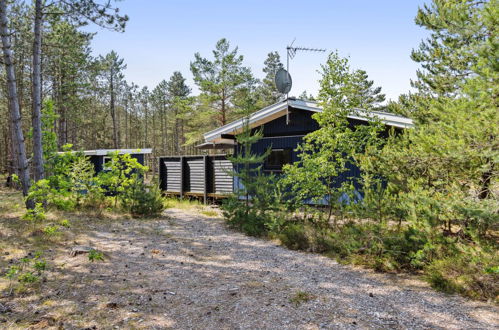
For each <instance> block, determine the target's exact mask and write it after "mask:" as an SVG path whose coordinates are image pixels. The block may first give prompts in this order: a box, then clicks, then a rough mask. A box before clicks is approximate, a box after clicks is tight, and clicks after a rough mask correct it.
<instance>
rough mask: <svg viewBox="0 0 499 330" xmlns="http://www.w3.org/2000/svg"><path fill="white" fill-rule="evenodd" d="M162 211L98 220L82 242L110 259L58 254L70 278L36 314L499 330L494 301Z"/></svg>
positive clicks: (101, 320) (237, 325)
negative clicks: (159, 215) (157, 215)
mask: <svg viewBox="0 0 499 330" xmlns="http://www.w3.org/2000/svg"><path fill="white" fill-rule="evenodd" d="M165 217H167V218H165V219H162V220H153V221H139V220H126V221H123V222H117V223H112V224H105V225H104V224H102V225H99V224H97V225H93V226H94V227H93V229H92V230H91V231H90V232H88V233H87V234H86V235H85V236H82V237H80V238H79V239H78V242H77V243H78V244H89V245H92V246H94V247H96V248H98V249H100V250H102V251H105V253H106V255H107V259H106V262H101V263H98V262H95V263H89V262H88V258H86V256H84V255H80V256H77V257H74V258H70V257H64V258H63V259H60V260H59V261H58V262H59V263H61V264H62V263H63V264H64V268H65V269H66V271H65V275H64V276H65V280H64V281H61V283H63V284H61V285H60V287H58V288H57V290H53V291H52V292H50V293H49V294H48V297H47V298H46V299H51V300H53V301H56V302H54V303H53V305H52V306H55V305H57V308H55V307H50V306H51V305H50V304H44V305H48V306H45V307H43V308H45V309H43V308H42V310H41V311H39V312H40V315H44V314H45V315H46V317H47V318H50V317H53V318H54V319H58V320H61V321H59V326H62V327H63V328H78V327H81V326H83V325H85V326H89V327H92V326H96V328H97V329H101V328H158V329H163V328H180V329H261V328H267V329H365V328H375V329H385V328H395V329H407V328H410V329H423V328H424V329H428V328H437V329H438V328H442V329H443V328H445V329H492V328H498V327H499V324H498V313H497V312H498V309H497V307H495V306H493V305H490V304H485V303H479V302H471V301H468V300H466V299H464V298H461V297H458V296H448V295H444V294H441V293H438V292H435V291H433V290H432V289H431V288H428V286H427V285H426V284H424V283H422V282H420V281H418V280H415V279H413V278H410V277H407V278H404V277H402V276H396V275H387V274H377V273H374V272H371V271H368V270H364V269H358V268H354V267H351V266H343V265H340V264H338V263H336V262H335V261H333V260H331V259H328V258H326V257H323V256H320V255H315V254H309V253H303V252H297V251H290V250H288V249H286V248H283V247H280V246H276V244H275V243H273V242H270V241H265V240H260V239H255V238H251V237H247V236H244V235H242V234H240V233H237V232H234V231H232V230H230V229H227V228H226V227H225V225H224V223H223V221H222V220H220V219H210V218H207V217H204V216H200V215H196V214H192V213H188V212H186V211H181V210H174V209H171V210H168V211H166V212H165ZM61 258H62V257H61ZM57 313H64V317H63V318H60V317H57V316H56V314H57ZM61 315H62V314H61ZM48 324H50V323H48Z"/></svg>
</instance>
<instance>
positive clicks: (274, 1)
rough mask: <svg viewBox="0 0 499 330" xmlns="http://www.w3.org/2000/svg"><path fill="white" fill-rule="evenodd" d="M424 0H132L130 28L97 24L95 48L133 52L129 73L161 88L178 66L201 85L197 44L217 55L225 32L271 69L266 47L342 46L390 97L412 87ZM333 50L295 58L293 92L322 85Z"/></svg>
mask: <svg viewBox="0 0 499 330" xmlns="http://www.w3.org/2000/svg"><path fill="white" fill-rule="evenodd" d="M424 2H427V1H424V0H379V1H373V0H303V1H298V0H288V1H281V0H232V1H226V0H217V1H215V0H213V1H207V0H124V1H123V2H119V3H118V5H119V7H120V9H121V12H122V13H126V14H128V15H129V16H130V21H129V23H128V25H127V28H126V31H125V32H124V33H116V32H111V31H107V30H102V29H96V28H95V27H94V28H91V30H97V31H98V34H97V35H96V36H95V38H94V41H93V43H92V47H93V51H94V55H98V54H105V53H107V52H109V51H111V50H115V51H117V52H118V54H119V55H120V56H121V57H123V58H124V59H125V62H126V63H127V65H128V68H127V70H126V72H125V75H126V79H127V80H128V81H133V82H135V83H136V84H138V85H140V86H144V85H146V86H148V87H150V88H153V87H154V86H155V85H156V84H157V83H158V82H160V81H161V80H162V79H168V78H169V77H170V75H171V74H172V73H173V71H176V70H178V71H181V72H182V74H184V76H186V77H187V79H188V83H189V84H190V85H191V86H192V87H193V90H194V92H195V93H197V89H196V88H194V83H193V81H192V75H191V73H190V71H189V63H190V61H191V60H193V58H194V53H195V52H200V53H201V55H203V56H205V57H211V55H212V53H211V51H212V49H213V48H214V45H215V43H216V41H217V40H219V39H220V38H222V37H225V38H227V39H228V40H229V41H230V42H231V44H232V45H233V46H238V47H239V51H240V53H241V54H242V55H244V60H245V65H247V66H249V67H251V69H252V71H253V73H254V75H255V76H256V77H258V78H262V77H263V73H262V67H263V61H264V60H265V58H266V55H267V53H268V52H270V51H274V50H277V51H279V53H280V55H281V59H282V60H283V62H285V59H286V53H285V47H286V45H287V44H288V43H290V42H291V41H292V40H293V39H294V38H295V37H296V41H295V45H296V46H307V47H318V48H326V49H327V50H328V51H332V50H335V49H337V50H338V51H339V52H340V54H341V55H342V56H349V57H350V60H351V64H352V67H353V68H360V69H364V70H366V71H367V73H368V74H369V76H370V78H371V79H373V80H374V81H375V83H376V84H377V85H379V86H382V87H383V90H384V92H385V93H386V94H387V97H388V98H390V99H396V98H397V97H398V95H399V94H402V93H406V92H407V91H409V90H410V79H411V78H412V79H414V78H415V72H416V69H417V68H418V65H417V64H416V63H414V62H412V61H411V59H410V57H409V55H410V52H411V49H413V48H416V47H417V46H418V45H419V43H420V41H421V40H422V39H423V38H424V37H426V36H427V32H426V31H425V30H423V29H421V28H419V27H418V26H416V25H415V24H414V17H415V15H416V12H417V8H418V6H422V4H423V3H424ZM326 57H327V55H326V54H316V53H299V54H297V56H296V57H295V59H293V60H292V62H291V64H290V72H291V75H292V77H293V89H292V90H291V93H290V94H291V95H298V94H300V93H301V92H302V91H303V90H307V91H308V92H312V93H314V94H315V93H316V92H317V89H318V82H317V81H318V79H319V77H320V76H319V74H318V73H317V70H318V69H319V68H320V64H321V63H324V62H325V60H326Z"/></svg>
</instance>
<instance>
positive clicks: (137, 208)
mask: <svg viewBox="0 0 499 330" xmlns="http://www.w3.org/2000/svg"><path fill="white" fill-rule="evenodd" d="M122 201H123V206H124V208H125V209H126V210H127V211H129V212H130V213H131V214H132V215H133V216H144V215H145V216H155V215H158V214H160V213H161V212H162V211H163V210H164V208H165V201H164V198H163V196H162V195H161V191H160V189H159V187H158V186H157V185H155V184H153V185H147V184H145V183H144V182H143V181H142V180H141V179H137V180H136V181H135V182H134V183H133V184H131V185H130V186H129V188H128V189H127V190H126V191H124V192H123V196H122Z"/></svg>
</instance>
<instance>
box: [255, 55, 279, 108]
mask: <svg viewBox="0 0 499 330" xmlns="http://www.w3.org/2000/svg"><path fill="white" fill-rule="evenodd" d="M263 64H264V67H263V69H262V71H263V73H265V77H264V78H263V80H262V83H261V84H260V86H259V87H258V89H257V93H258V103H257V104H258V108H264V107H266V106H269V105H271V104H273V103H276V102H277V101H279V97H280V96H281V93H280V92H279V91H278V90H277V87H276V86H275V74H276V73H277V71H278V70H279V69H282V68H283V67H284V66H283V64H282V63H281V57H280V56H279V53H278V52H276V51H274V52H270V53H268V54H267V58H266V59H265V62H264V63H263Z"/></svg>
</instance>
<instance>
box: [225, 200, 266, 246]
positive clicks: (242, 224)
mask: <svg viewBox="0 0 499 330" xmlns="http://www.w3.org/2000/svg"><path fill="white" fill-rule="evenodd" d="M243 203H245V201H241V200H240V199H238V197H237V196H231V197H229V198H227V199H226V200H224V202H223V204H222V213H223V215H224V217H225V219H226V220H227V223H228V224H229V225H230V226H231V227H233V228H236V229H239V230H241V231H243V232H244V233H246V234H248V235H250V236H257V237H258V236H263V235H264V234H266V233H267V227H266V226H265V218H264V217H262V216H261V214H259V213H258V211H257V210H256V209H255V208H244V207H243Z"/></svg>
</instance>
